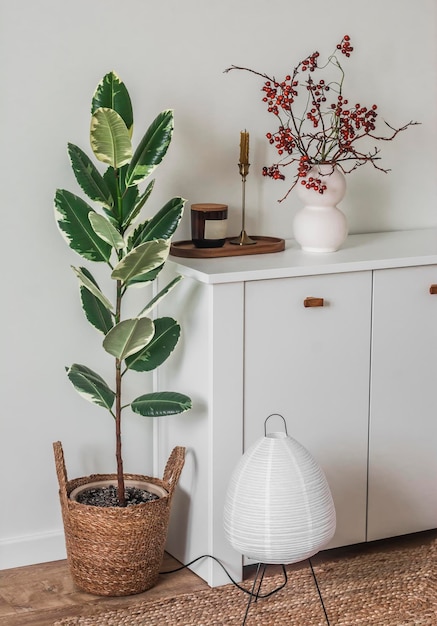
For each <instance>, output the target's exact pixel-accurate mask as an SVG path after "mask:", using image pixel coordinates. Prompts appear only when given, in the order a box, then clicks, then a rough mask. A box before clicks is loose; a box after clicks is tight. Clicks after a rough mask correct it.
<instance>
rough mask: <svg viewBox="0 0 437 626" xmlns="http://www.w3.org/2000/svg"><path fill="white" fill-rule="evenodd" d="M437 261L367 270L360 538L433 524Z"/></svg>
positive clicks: (436, 518)
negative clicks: (370, 301)
mask: <svg viewBox="0 0 437 626" xmlns="http://www.w3.org/2000/svg"><path fill="white" fill-rule="evenodd" d="M431 284H437V266H428V267H411V268H402V269H390V270H379V271H376V272H375V273H374V314H373V340H372V353H373V357H372V361H373V363H372V399H371V412H370V440H369V518H368V539H369V540H373V539H380V538H383V537H390V536H395V535H401V534H405V533H411V532H416V531H421V530H426V529H429V528H435V527H436V526H437V415H436V407H435V404H434V402H435V388H436V384H437V295H431V294H430V285H431Z"/></svg>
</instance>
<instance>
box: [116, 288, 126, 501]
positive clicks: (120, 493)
mask: <svg viewBox="0 0 437 626" xmlns="http://www.w3.org/2000/svg"><path fill="white" fill-rule="evenodd" d="M121 299H122V287H121V281H119V280H117V300H116V309H115V323H116V324H118V323H119V322H120V317H121ZM115 456H116V459H117V497H118V503H119V505H120V506H126V496H125V489H124V476H123V457H122V454H121V361H120V359H115Z"/></svg>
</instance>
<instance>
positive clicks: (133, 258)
mask: <svg viewBox="0 0 437 626" xmlns="http://www.w3.org/2000/svg"><path fill="white" fill-rule="evenodd" d="M169 251H170V242H169V241H166V240H164V239H157V240H156V241H148V242H146V243H143V244H141V245H140V246H138V247H137V248H135V249H134V250H131V252H129V253H128V254H127V255H126V256H125V257H123V259H121V261H120V262H119V263H118V264H117V265H116V266H115V268H114V270H113V272H112V274H111V277H112V278H113V279H114V280H121V281H123V282H124V283H129V282H130V281H133V280H135V279H138V278H140V277H141V276H143V275H145V274H148V273H149V272H150V271H152V270H154V269H156V268H158V267H159V266H161V265H162V264H163V263H164V262H165V261H166V259H167V257H168V254H169Z"/></svg>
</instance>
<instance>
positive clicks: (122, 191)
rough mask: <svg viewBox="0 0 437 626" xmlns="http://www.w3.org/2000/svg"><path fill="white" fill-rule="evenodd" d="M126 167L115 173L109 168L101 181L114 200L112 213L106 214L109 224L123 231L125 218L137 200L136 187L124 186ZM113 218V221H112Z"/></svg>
mask: <svg viewBox="0 0 437 626" xmlns="http://www.w3.org/2000/svg"><path fill="white" fill-rule="evenodd" d="M127 167H128V166H127V165H123V166H122V167H120V168H119V169H118V170H117V171H115V170H114V168H113V167H111V166H109V167H108V169H107V170H106V172H105V173H104V174H103V179H104V181H105V183H106V184H107V185H108V188H109V190H110V191H111V194H112V196H113V197H114V198H116V201H115V202H114V206H113V208H112V211H111V212H110V213H109V214H108V212H106V213H107V215H108V217H109V219H110V220H111V222H112V223H113V224H114V225H115V226H116V227H121V228H123V230H125V226H123V223H124V222H125V216H126V215H128V214H130V213H131V211H132V210H133V208H134V207H135V204H136V202H137V199H138V187H137V186H136V185H134V186H133V187H128V188H126V187H125V186H124V177H125V175H126V171H127ZM113 216H114V217H115V221H114V219H112V217H113Z"/></svg>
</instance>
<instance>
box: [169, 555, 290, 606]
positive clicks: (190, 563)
mask: <svg viewBox="0 0 437 626" xmlns="http://www.w3.org/2000/svg"><path fill="white" fill-rule="evenodd" d="M200 559H212V560H213V561H215V562H216V563H218V564H219V565H220V567H221V568H222V569H223V571H224V572H225V574H226V576H227V577H228V578H229V580H230V581H231V583H232V584H233V585H235V587H237V588H238V589H240V591H243V592H244V593H247V594H248V595H249V596H251V595H253V596H256V597H257V598H268V597H269V596H272V595H273V594H274V593H277V592H278V591H281V589H283V588H284V587H285V585H286V584H287V581H288V577H287V570H286V569H285V566H284V565H282V573H283V576H284V582H283V583H281V584H280V585H279V587H277V588H276V589H273V590H272V591H269V592H268V593H265V594H262V595H261V594H254V593H253V592H252V591H251V590H250V589H246V588H245V587H243V586H242V585H240V584H239V583H237V581H236V580H234V579H233V578H232V576H231V575H230V574H229V572H228V571H227V569H226V568H225V566H224V565H223V563H222V562H221V561H220V560H219V559H217V558H216V557H215V556H212V555H211V554H202V556H198V557H197V558H195V559H193V560H192V561H190V562H189V563H186V564H185V565H180V566H179V567H176V568H175V569H170V570H166V571H165V572H159V573H160V574H174V573H175V572H179V571H181V570H183V569H185V568H186V567H190V565H193V564H194V563H197V561H200Z"/></svg>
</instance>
